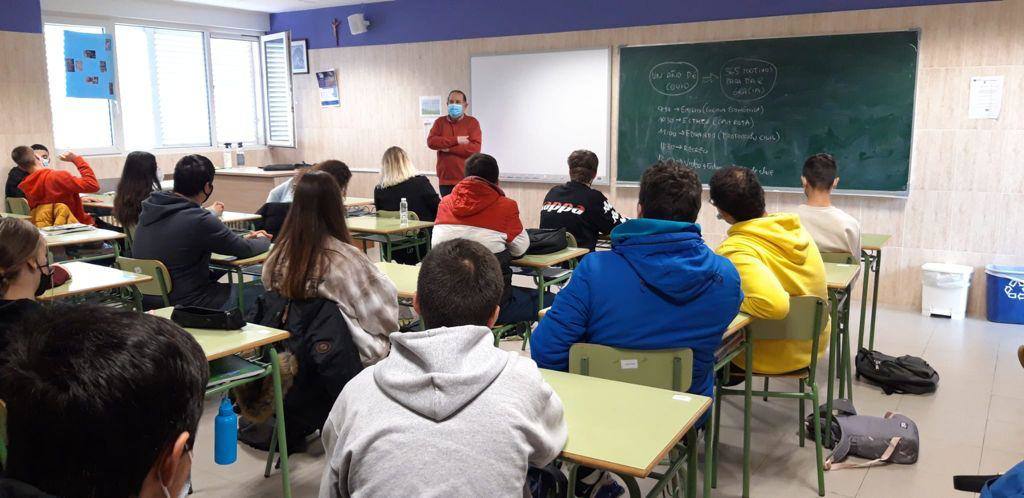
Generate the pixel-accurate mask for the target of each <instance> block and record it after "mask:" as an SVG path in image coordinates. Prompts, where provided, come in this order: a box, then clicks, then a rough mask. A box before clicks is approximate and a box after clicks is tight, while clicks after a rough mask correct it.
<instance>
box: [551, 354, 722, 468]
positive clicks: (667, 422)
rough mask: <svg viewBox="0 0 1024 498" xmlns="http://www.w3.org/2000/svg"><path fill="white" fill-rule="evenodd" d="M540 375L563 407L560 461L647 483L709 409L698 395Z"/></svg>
mask: <svg viewBox="0 0 1024 498" xmlns="http://www.w3.org/2000/svg"><path fill="white" fill-rule="evenodd" d="M541 375H543V376H544V380H546V381H547V382H548V384H550V385H551V387H552V388H553V389H554V390H555V392H556V393H558V397H559V398H561V399H562V404H563V405H564V406H565V421H566V424H567V425H568V427H569V440H568V441H567V442H566V444H565V448H564V449H563V450H562V457H564V458H566V459H569V460H571V461H573V462H576V463H579V464H584V465H587V466H589V467H595V468H599V469H604V470H612V471H615V472H621V473H623V474H627V475H631V476H634V477H647V475H648V474H650V473H651V469H653V468H654V466H655V465H658V463H659V462H660V461H661V459H662V458H663V457H664V456H665V455H666V454H667V453H668V451H669V450H670V449H672V447H673V446H675V444H676V443H677V442H679V440H680V439H682V438H683V436H684V435H685V434H686V432H687V431H688V430H690V428H691V427H693V425H694V424H695V423H697V421H698V420H699V419H700V417H701V415H703V413H704V412H705V411H707V410H708V408H709V407H710V406H711V399H710V398H706V397H704V396H700V395H696V394H688V393H677V392H673V391H668V390H665V389H656V388H653V387H647V386H640V385H635V384H626V383H624V382H615V381H611V380H605V379H600V378H597V377H585V376H582V375H575V374H570V373H566V372H556V371H553V370H543V369H542V370H541ZM609 400H614V401H613V402H610V401H609Z"/></svg>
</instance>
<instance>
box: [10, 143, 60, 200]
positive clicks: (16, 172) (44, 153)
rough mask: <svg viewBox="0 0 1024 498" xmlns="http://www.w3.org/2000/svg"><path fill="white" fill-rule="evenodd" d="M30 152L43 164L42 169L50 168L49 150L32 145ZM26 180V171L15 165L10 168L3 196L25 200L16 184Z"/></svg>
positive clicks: (40, 145) (42, 146)
mask: <svg viewBox="0 0 1024 498" xmlns="http://www.w3.org/2000/svg"><path fill="white" fill-rule="evenodd" d="M32 150H33V151H34V152H35V154H36V157H38V158H39V160H40V161H42V162H43V167H44V168H49V167H50V149H47V148H46V146H45V145H42V144H32ZM25 178H28V170H27V169H23V168H21V167H20V166H17V165H15V166H14V167H12V168H11V171H10V173H8V174H7V183H6V184H5V185H4V196H5V197H7V198H8V199H10V198H14V197H17V198H20V199H24V198H25V192H23V191H22V190H21V189H20V188H18V184H20V183H21V182H22V181H24V180H25Z"/></svg>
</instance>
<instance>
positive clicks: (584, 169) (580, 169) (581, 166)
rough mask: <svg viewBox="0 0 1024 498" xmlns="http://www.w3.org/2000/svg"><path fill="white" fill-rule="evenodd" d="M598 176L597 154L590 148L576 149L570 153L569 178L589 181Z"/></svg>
mask: <svg viewBox="0 0 1024 498" xmlns="http://www.w3.org/2000/svg"><path fill="white" fill-rule="evenodd" d="M595 176H597V154H594V153H593V152H590V151H589V150H582V149H581V150H575V151H573V152H572V154H569V179H570V180H573V181H576V182H580V183H587V184H589V183H590V182H592V181H594V177H595Z"/></svg>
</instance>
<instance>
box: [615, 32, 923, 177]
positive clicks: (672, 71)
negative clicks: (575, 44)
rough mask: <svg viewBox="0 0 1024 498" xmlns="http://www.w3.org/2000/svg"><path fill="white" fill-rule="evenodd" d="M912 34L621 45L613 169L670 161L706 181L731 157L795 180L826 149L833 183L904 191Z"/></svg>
mask: <svg viewBox="0 0 1024 498" xmlns="http://www.w3.org/2000/svg"><path fill="white" fill-rule="evenodd" d="M918 35H919V32H917V31H902V32H895V33H871V34H858V35H835V36H811V37H800V38H778V39H766V40H745V41H730V42H716V43H695V44H686V45H659V46H645V47H623V48H622V49H621V51H620V54H621V57H620V75H619V141H618V173H617V176H616V178H617V179H618V180H619V181H621V182H636V181H639V180H640V175H641V174H643V171H644V169H646V168H647V167H648V166H650V165H651V164H652V163H654V162H655V161H657V160H658V159H670V158H671V159H676V160H679V161H681V162H683V163H686V164H687V165H689V166H690V167H692V168H694V169H695V170H697V172H698V173H699V174H700V177H701V180H703V181H704V182H705V183H707V181H708V179H710V178H711V175H712V173H714V171H715V170H717V169H719V168H721V167H724V166H729V165H733V164H736V165H740V166H747V167H750V168H753V169H754V170H756V171H757V172H758V175H759V176H760V178H761V182H762V184H764V185H765V186H767V187H800V170H801V168H802V167H803V162H804V159H805V158H806V157H807V156H808V155H811V154H814V153H818V152H828V153H830V154H832V155H833V156H834V157H835V158H836V161H837V162H838V163H839V175H840V177H841V180H840V188H841V189H843V190H850V191H866V192H888V193H894V192H905V191H907V183H908V178H909V172H910V145H911V133H912V127H913V120H914V84H915V79H916V74H917V54H918V39H919V36H918Z"/></svg>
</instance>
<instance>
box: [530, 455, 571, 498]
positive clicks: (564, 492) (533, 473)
mask: <svg viewBox="0 0 1024 498" xmlns="http://www.w3.org/2000/svg"><path fill="white" fill-rule="evenodd" d="M526 487H527V488H528V489H529V491H530V496H531V497H532V498H567V496H568V494H569V478H567V477H565V474H563V473H562V469H561V468H559V465H558V463H557V462H551V463H549V464H547V465H545V466H544V467H532V466H531V467H530V468H529V470H527V472H526Z"/></svg>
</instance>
